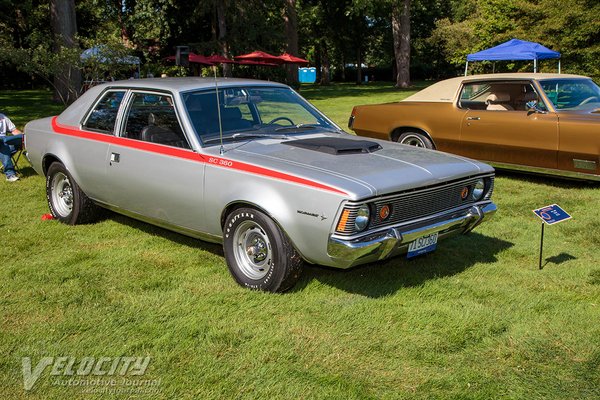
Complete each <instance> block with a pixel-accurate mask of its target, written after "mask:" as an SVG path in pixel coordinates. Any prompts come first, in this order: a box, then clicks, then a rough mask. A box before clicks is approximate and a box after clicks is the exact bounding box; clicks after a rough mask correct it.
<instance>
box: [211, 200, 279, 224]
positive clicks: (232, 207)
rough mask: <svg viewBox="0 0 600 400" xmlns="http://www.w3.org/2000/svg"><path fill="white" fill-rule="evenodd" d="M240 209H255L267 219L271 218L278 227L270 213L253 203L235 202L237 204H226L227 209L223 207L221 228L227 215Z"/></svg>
mask: <svg viewBox="0 0 600 400" xmlns="http://www.w3.org/2000/svg"><path fill="white" fill-rule="evenodd" d="M242 207H249V208H254V209H257V210H258V211H260V212H262V213H264V214H265V215H267V216H268V217H269V218H271V219H272V220H273V221H274V222H275V223H276V224H277V225H279V223H278V222H277V220H276V219H275V218H273V216H272V215H271V213H269V212H267V211H266V210H265V209H263V208H261V207H259V206H257V205H256V204H254V203H249V202H245V201H237V202H234V203H230V204H228V205H227V207H225V209H224V210H223V212H222V213H221V228H223V227H225V220H226V219H227V216H228V215H229V214H231V213H232V212H233V210H236V209H238V208H242Z"/></svg>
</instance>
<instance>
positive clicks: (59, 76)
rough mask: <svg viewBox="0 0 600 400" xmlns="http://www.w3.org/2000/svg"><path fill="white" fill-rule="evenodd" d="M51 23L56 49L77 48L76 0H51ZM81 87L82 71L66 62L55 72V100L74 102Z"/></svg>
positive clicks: (56, 50) (57, 50) (58, 50)
mask: <svg viewBox="0 0 600 400" xmlns="http://www.w3.org/2000/svg"><path fill="white" fill-rule="evenodd" d="M50 24H51V26H52V34H53V42H54V51H55V52H56V53H60V52H61V49H62V48H70V49H73V48H77V47H78V45H77V39H76V36H77V20H76V16H75V0H51V1H50ZM80 89H81V71H80V70H79V68H77V67H76V66H73V65H70V64H68V63H65V64H63V65H61V66H60V67H59V68H58V70H57V71H56V73H55V74H54V100H55V101H62V102H63V103H65V104H69V103H71V102H73V101H74V100H75V99H76V98H77V96H78V95H79V92H80Z"/></svg>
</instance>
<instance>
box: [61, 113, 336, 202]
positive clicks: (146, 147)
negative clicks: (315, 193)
mask: <svg viewBox="0 0 600 400" xmlns="http://www.w3.org/2000/svg"><path fill="white" fill-rule="evenodd" d="M57 118H58V117H53V118H52V130H54V132H56V133H60V134H62V135H69V136H74V137H78V138H81V139H87V140H94V141H98V142H105V143H110V144H116V145H119V146H125V147H130V148H133V149H137V150H143V151H148V152H151V153H158V154H164V155H168V156H172V157H178V158H183V159H187V160H192V161H196V162H200V163H208V164H211V165H214V166H218V167H222V168H229V169H235V170H239V171H244V172H248V173H251V174H255V175H262V176H267V177H269V178H274V179H280V180H283V181H288V182H294V183H297V184H300V185H305V186H311V187H314V188H318V189H322V190H327V191H330V192H334V193H340V194H343V195H348V194H347V193H346V192H344V191H341V190H339V189H336V188H334V187H331V186H327V185H323V184H321V183H318V182H314V181H311V180H308V179H304V178H300V177H298V176H294V175H289V174H285V173H283V172H278V171H274V170H271V169H267V168H263V167H259V166H257V165H252V164H246V163H243V162H239V161H234V160H229V159H226V158H221V157H212V156H210V157H209V156H203V155H201V154H198V153H195V152H193V151H189V150H184V149H178V148H175V147H170V146H163V145H161V144H157V143H149V142H143V141H139V140H133V139H127V138H121V137H117V136H113V135H106V134H103V133H97V132H90V131H84V130H81V129H79V128H76V127H73V126H68V125H63V124H60V123H59V122H58V121H57ZM207 157H208V159H207Z"/></svg>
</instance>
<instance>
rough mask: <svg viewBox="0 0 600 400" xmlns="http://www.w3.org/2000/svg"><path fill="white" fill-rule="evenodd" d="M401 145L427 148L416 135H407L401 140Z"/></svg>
mask: <svg viewBox="0 0 600 400" xmlns="http://www.w3.org/2000/svg"><path fill="white" fill-rule="evenodd" d="M401 143H402V144H407V145H409V146H415V147H427V146H425V142H424V141H423V139H421V137H420V136H418V135H407V136H405V137H404V139H402V142H401Z"/></svg>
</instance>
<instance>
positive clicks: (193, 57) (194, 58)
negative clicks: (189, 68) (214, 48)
mask: <svg viewBox="0 0 600 400" xmlns="http://www.w3.org/2000/svg"><path fill="white" fill-rule="evenodd" d="M167 60H169V61H175V56H169V57H167ZM188 60H190V62H191V63H196V64H204V65H214V63H213V62H211V61H210V60H209V59H208V58H207V57H204V56H201V55H198V54H196V53H190V54H189V56H188Z"/></svg>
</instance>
